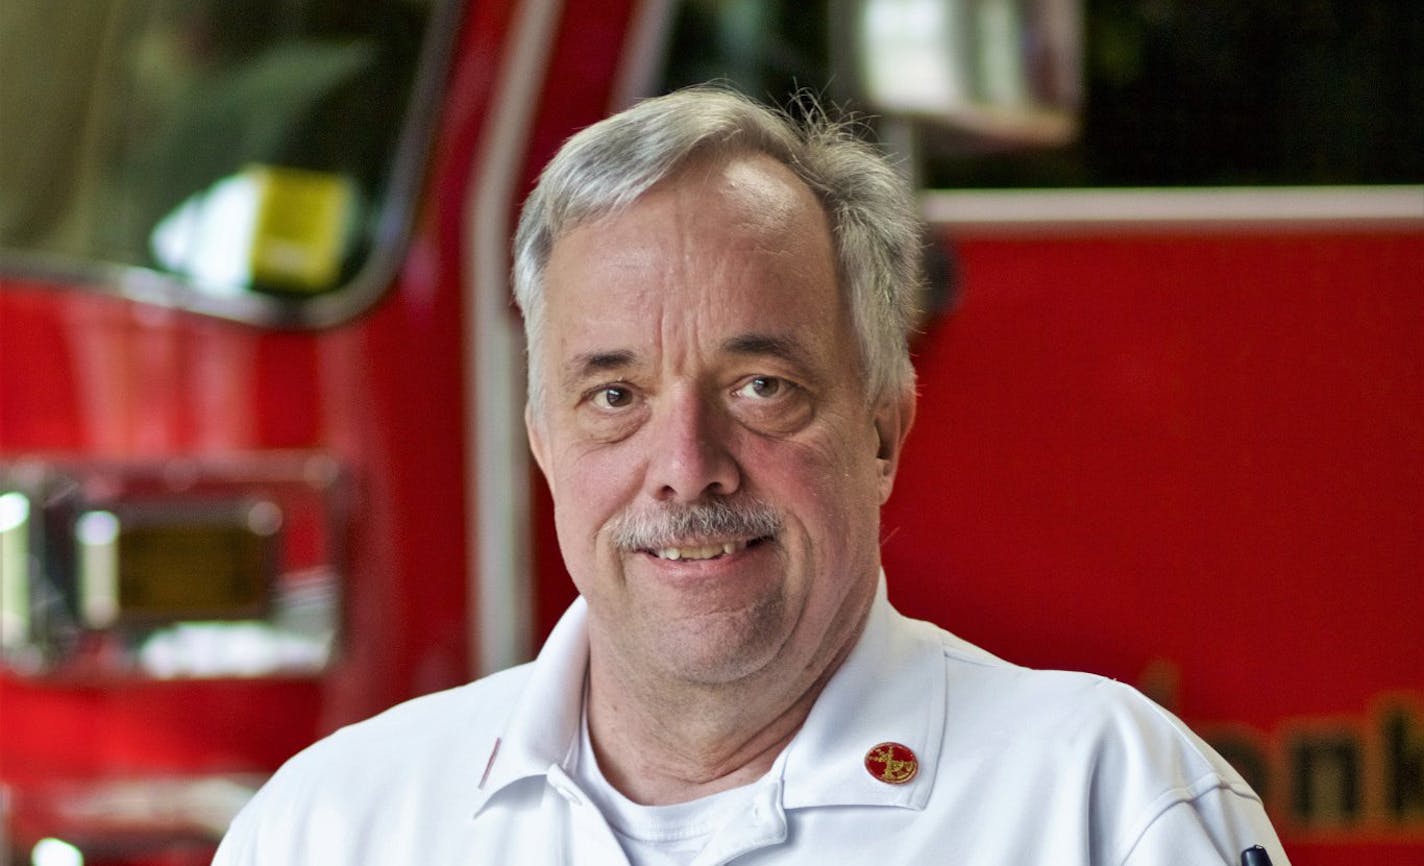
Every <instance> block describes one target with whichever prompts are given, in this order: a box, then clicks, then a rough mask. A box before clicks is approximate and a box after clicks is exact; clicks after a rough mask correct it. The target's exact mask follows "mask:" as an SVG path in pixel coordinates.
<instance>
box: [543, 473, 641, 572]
mask: <svg viewBox="0 0 1424 866" xmlns="http://www.w3.org/2000/svg"><path fill="white" fill-rule="evenodd" d="M619 451H621V449H618V448H597V449H590V450H587V451H582V452H575V451H573V450H572V449H571V450H569V451H567V452H565V453H564V454H562V455H560V461H559V465H560V467H561V468H560V472H559V475H558V485H557V486H558V495H557V497H556V498H555V501H554V515H555V524H556V525H557V527H558V530H559V543H560V544H561V545H562V546H563V547H564V549H565V552H566V553H570V552H573V551H574V550H579V551H585V550H588V549H590V548H591V547H592V546H593V545H594V543H595V542H596V540H597V535H598V534H599V532H600V531H601V530H602V528H603V527H604V526H605V525H606V524H607V523H608V521H609V520H610V519H611V518H612V517H613V516H614V515H616V514H617V513H618V512H619V511H621V510H622V509H624V508H626V507H627V506H628V504H629V503H630V502H631V501H632V499H633V496H634V495H635V493H636V491H637V488H638V484H637V472H636V471H635V469H636V464H634V463H632V462H630V460H629V458H628V456H627V455H622V454H620V453H617V452H619Z"/></svg>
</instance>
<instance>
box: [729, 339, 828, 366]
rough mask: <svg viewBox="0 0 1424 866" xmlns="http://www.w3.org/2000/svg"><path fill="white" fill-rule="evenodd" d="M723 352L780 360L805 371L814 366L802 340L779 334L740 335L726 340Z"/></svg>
mask: <svg viewBox="0 0 1424 866" xmlns="http://www.w3.org/2000/svg"><path fill="white" fill-rule="evenodd" d="M722 351H723V352H725V353H727V354H729V355H742V356H746V357H752V358H766V357H771V358H778V359H780V360H782V361H785V362H787V363H789V364H791V365H793V366H795V367H797V368H799V369H803V370H809V369H811V367H812V366H813V365H812V363H811V353H810V352H809V351H808V350H807V348H806V346H805V345H803V344H802V343H801V341H800V340H797V339H796V338H795V337H789V336H782V335H779V334H740V335H738V336H736V337H731V338H729V339H727V340H724V341H723V343H722Z"/></svg>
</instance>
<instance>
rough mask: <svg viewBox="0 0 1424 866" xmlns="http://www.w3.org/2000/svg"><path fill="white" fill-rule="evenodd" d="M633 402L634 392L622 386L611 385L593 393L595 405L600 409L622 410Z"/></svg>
mask: <svg viewBox="0 0 1424 866" xmlns="http://www.w3.org/2000/svg"><path fill="white" fill-rule="evenodd" d="M632 402H633V392H632V391H631V390H629V389H628V388H624V387H622V386H620V385H609V386H607V387H604V388H599V389H598V390H597V391H595V392H593V405H595V406H597V407H598V408H600V409H622V408H623V407H625V406H628V405H629V404H631V403H632Z"/></svg>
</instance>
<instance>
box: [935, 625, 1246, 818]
mask: <svg viewBox="0 0 1424 866" xmlns="http://www.w3.org/2000/svg"><path fill="white" fill-rule="evenodd" d="M935 630H936V631H937V632H938V633H939V634H938V639H939V643H940V646H941V647H942V650H943V653H944V658H945V672H946V676H947V677H948V679H949V694H950V696H951V698H950V700H951V703H952V706H953V711H952V712H949V713H947V714H946V718H945V722H946V726H947V729H948V730H947V733H948V734H949V735H950V737H949V739H948V741H949V742H961V743H974V744H976V746H975V748H976V750H980V751H982V750H984V749H985V748H986V747H987V748H992V747H995V746H997V747H999V748H1001V749H1002V751H1003V753H1004V754H1005V755H1014V756H1018V757H1020V758H1023V759H1028V760H1033V759H1034V758H1033V756H1035V755H1036V756H1037V758H1036V760H1041V761H1050V762H1054V763H1055V764H1057V765H1059V766H1068V765H1072V764H1073V763H1074V762H1082V763H1083V764H1084V769H1085V770H1087V769H1088V768H1090V767H1091V768H1095V769H1096V770H1098V771H1102V770H1103V769H1104V768H1105V767H1119V768H1124V769H1125V768H1127V767H1131V766H1140V767H1156V768H1157V769H1158V771H1159V772H1160V773H1161V774H1163V776H1164V777H1166V778H1169V779H1171V780H1172V781H1173V782H1175V783H1180V784H1183V785H1184V786H1186V787H1191V786H1192V785H1193V784H1196V783H1202V784H1207V783H1209V782H1211V781H1212V780H1214V783H1215V784H1225V785H1227V786H1229V787H1232V788H1236V789H1239V790H1244V789H1245V788H1246V785H1245V783H1244V781H1242V780H1241V778H1240V777H1239V776H1238V775H1237V774H1236V772H1235V771H1234V770H1233V769H1232V768H1231V767H1230V766H1229V765H1228V764H1227V763H1226V762H1225V761H1223V760H1221V758H1220V757H1219V756H1218V755H1217V754H1216V752H1215V751H1214V750H1213V749H1212V748H1211V747H1210V746H1208V745H1207V744H1206V743H1205V742H1204V741H1203V740H1202V739H1201V738H1200V737H1198V736H1197V735H1196V734H1195V733H1194V732H1192V731H1191V729H1190V728H1188V727H1187V726H1186V725H1185V724H1183V723H1182V721H1181V720H1180V719H1178V718H1177V717H1176V716H1175V715H1173V714H1172V713H1171V712H1170V711H1168V710H1167V709H1165V708H1163V707H1162V706H1160V705H1158V704H1156V703H1154V702H1153V701H1152V700H1151V699H1149V698H1148V697H1146V696H1145V695H1143V694H1142V693H1141V692H1140V691H1138V690H1137V689H1136V688H1134V687H1132V686H1130V685H1128V684H1126V683H1122V682H1119V681H1117V680H1114V679H1110V678H1108V677H1104V676H1100V675H1098V674H1092V673H1083V672H1079V671H1065V670H1043V669H1035V668H1028V667H1023V666H1021V665H1017V664H1013V663H1010V662H1007V661H1004V660H1002V659H1000V658H998V657H997V656H995V655H993V654H991V653H989V652H987V651H985V650H983V649H980V648H979V647H977V646H975V645H973V644H970V643H968V642H967V641H964V640H962V639H960V638H958V637H956V636H954V635H953V634H950V633H949V632H946V631H944V630H942V629H938V628H936V629H935Z"/></svg>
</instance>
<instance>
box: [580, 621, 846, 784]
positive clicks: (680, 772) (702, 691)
mask: <svg viewBox="0 0 1424 866" xmlns="http://www.w3.org/2000/svg"><path fill="white" fill-rule="evenodd" d="M853 645H854V641H851V642H850V643H848V644H847V645H846V646H845V647H844V648H843V649H842V651H841V652H840V654H838V655H837V656H836V657H835V658H834V659H833V660H832V663H831V664H830V665H828V666H827V667H826V668H825V669H824V670H823V671H822V672H821V673H820V674H819V675H818V676H816V677H815V678H814V679H812V680H810V681H809V682H808V683H805V684H804V685H801V686H795V687H793V688H792V689H791V690H790V693H792V694H794V695H795V697H794V698H793V699H792V700H791V701H790V702H789V703H787V702H786V701H785V700H781V701H777V700H776V698H775V696H776V695H778V694H780V695H785V694H787V693H788V692H787V690H784V689H778V688H775V687H769V684H767V683H762V682H759V681H756V680H755V679H753V680H751V681H747V682H738V683H734V684H727V685H714V686H703V685H691V684H687V683H677V684H669V683H667V682H661V683H656V684H654V683H650V682H641V681H639V680H637V679H636V678H633V677H629V676H627V675H626V674H623V675H620V671H619V669H618V667H617V665H616V663H615V664H606V665H605V664H601V663H600V661H601V660H600V659H599V658H597V657H594V658H591V659H590V672H589V691H588V697H587V700H588V724H589V735H590V737H591V739H592V741H593V745H594V750H595V752H596V753H597V757H598V763H599V767H600V769H602V771H603V774H604V776H605V777H606V778H607V779H608V781H609V783H610V784H612V785H613V787H615V788H617V789H618V790H619V791H621V792H622V793H623V795H624V796H626V797H628V798H629V799H630V800H632V801H634V802H635V803H642V804H645V805H666V804H670V803H683V802H687V801H689V800H695V799H697V798H699V797H706V796H709V795H711V794H716V793H718V792H720V791H726V790H730V789H731V788H736V787H739V786H742V785H747V784H750V783H752V782H754V781H756V780H757V779H759V778H761V777H762V776H763V775H765V774H766V772H767V771H768V770H770V769H771V766H772V764H773V763H775V761H776V758H777V756H778V755H780V754H781V752H782V750H783V749H785V748H786V746H787V744H788V743H790V742H791V739H792V738H793V737H795V735H796V732H797V731H799V730H800V729H801V725H802V723H804V722H805V721H806V717H807V716H808V715H809V714H810V712H811V707H812V706H813V705H814V704H815V703H816V699H817V698H818V697H819V696H820V694H821V691H822V689H824V688H825V685H826V683H827V681H829V679H830V677H831V675H832V674H833V673H834V672H835V670H836V669H837V668H839V667H840V664H841V662H842V661H844V659H845V656H846V655H848V654H849V653H850V649H851V647H852V646H853Z"/></svg>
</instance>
